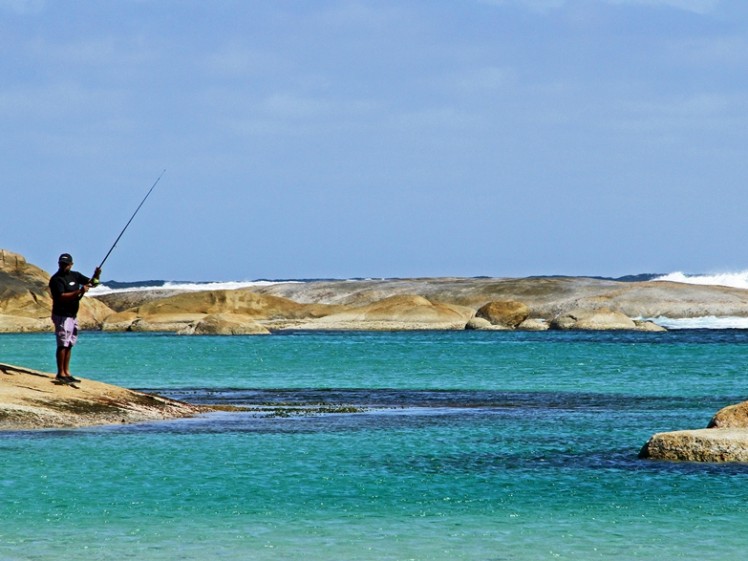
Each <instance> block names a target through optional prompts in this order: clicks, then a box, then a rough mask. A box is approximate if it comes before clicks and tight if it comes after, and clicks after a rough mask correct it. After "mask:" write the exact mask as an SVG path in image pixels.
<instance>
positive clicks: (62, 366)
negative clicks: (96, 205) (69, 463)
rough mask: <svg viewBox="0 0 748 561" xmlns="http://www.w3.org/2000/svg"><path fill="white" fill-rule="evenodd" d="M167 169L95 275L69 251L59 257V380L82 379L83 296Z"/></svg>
mask: <svg viewBox="0 0 748 561" xmlns="http://www.w3.org/2000/svg"><path fill="white" fill-rule="evenodd" d="M165 173H166V170H164V171H162V172H161V175H159V176H158V177H157V178H156V181H154V182H153V185H151V188H150V189H149V190H148V192H147V193H146V195H145V197H143V200H142V201H140V204H139V205H138V208H136V209H135V212H133V213H132V216H131V217H130V220H128V221H127V224H125V227H124V228H122V231H121V232H120V233H119V236H117V239H116V240H114V243H113V244H112V247H110V248H109V251H108V252H107V254H106V255H105V256H104V259H102V261H101V265H99V266H98V267H96V270H95V271H94V274H93V277H92V278H90V279H89V278H88V277H86V276H84V275H82V274H80V273H79V272H77V271H73V258H72V257H71V255H70V254H69V253H63V254H62V255H60V258H59V259H58V265H59V269H58V270H57V272H56V273H55V274H54V275H52V278H51V279H49V289H50V291H51V292H52V323H54V325H55V334H56V335H57V376H56V378H55V379H56V380H57V382H59V383H63V384H73V383H75V382H80V380H78V379H77V378H74V377H73V375H72V374H70V355H71V353H72V352H73V346H74V345H75V343H76V341H77V340H78V319H77V318H78V308H79V306H80V300H81V298H83V295H84V294H85V293H86V292H88V289H89V288H91V287H92V286H96V285H97V284H99V276H100V275H101V268H102V267H103V266H104V262H105V261H106V260H107V259H109V256H110V255H111V254H112V251H114V248H115V247H116V246H117V242H119V240H120V239H121V238H122V236H123V235H124V233H125V230H127V227H128V226H130V223H131V222H132V221H133V218H135V215H136V214H138V211H140V207H142V206H143V204H144V203H145V201H146V199H148V197H149V196H150V195H151V193H152V192H153V190H154V189H155V188H156V185H158V182H159V181H161V178H162V177H163V175H164V174H165Z"/></svg>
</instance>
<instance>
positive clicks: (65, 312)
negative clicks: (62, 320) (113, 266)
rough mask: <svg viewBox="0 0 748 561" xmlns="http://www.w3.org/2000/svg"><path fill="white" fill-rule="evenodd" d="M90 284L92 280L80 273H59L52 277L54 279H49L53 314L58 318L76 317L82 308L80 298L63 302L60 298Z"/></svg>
mask: <svg viewBox="0 0 748 561" xmlns="http://www.w3.org/2000/svg"><path fill="white" fill-rule="evenodd" d="M89 282H91V279H89V278H88V277H86V276H84V275H81V274H80V273H79V272H78V271H69V272H67V273H63V272H60V271H57V272H56V273H55V274H54V275H52V278H51V279H49V290H50V291H51V292H52V313H53V314H54V315H56V316H64V317H69V318H74V317H76V316H77V315H78V307H79V306H80V298H72V299H70V300H63V299H62V298H60V296H62V294H64V293H65V292H75V291H76V290H79V289H80V287H81V286H83V285H84V284H88V283H89Z"/></svg>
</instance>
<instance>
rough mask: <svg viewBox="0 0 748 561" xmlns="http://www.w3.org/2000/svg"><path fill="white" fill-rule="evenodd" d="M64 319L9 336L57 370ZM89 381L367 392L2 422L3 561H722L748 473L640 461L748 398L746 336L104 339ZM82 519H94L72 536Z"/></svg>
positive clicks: (89, 356)
mask: <svg viewBox="0 0 748 561" xmlns="http://www.w3.org/2000/svg"><path fill="white" fill-rule="evenodd" d="M52 347H53V341H52V339H51V335H48V334H47V335H2V336H0V356H1V357H2V358H0V361H2V362H10V363H14V364H21V365H24V366H29V367H33V368H39V369H42V370H50V369H51V363H52V360H53V356H51V354H52V352H53V348H52ZM75 353H76V354H75V355H74V359H73V366H74V372H76V373H78V374H80V375H81V376H84V377H87V376H90V377H94V378H96V379H99V380H102V381H106V382H110V383H115V384H119V385H125V386H128V387H136V388H146V389H152V390H154V391H157V392H159V393H163V394H166V395H171V396H174V397H178V398H183V399H188V400H191V401H198V402H222V403H232V404H237V405H246V404H251V403H258V402H262V403H268V404H279V403H280V404H285V405H289V404H290V405H298V404H309V403H315V404H317V403H327V404H330V403H334V404H340V403H344V404H352V405H355V406H356V407H357V408H360V409H362V412H359V413H332V414H325V415H291V416H289V417H276V416H267V415H258V414H254V413H216V414H212V415H208V416H205V417H200V418H196V419H188V420H182V421H174V422H164V423H157V424H146V425H137V426H117V427H102V428H94V429H84V430H76V431H44V432H36V433H6V434H2V435H0V489H1V490H2V502H1V503H0V517H1V518H2V520H3V521H4V524H3V525H2V526H1V527H0V558H3V559H5V558H7V559H39V560H47V559H50V560H51V559H60V558H71V557H76V558H86V559H122V558H125V559H128V558H133V559H135V558H138V559H154V560H160V559H195V560H197V559H206V558H214V559H261V560H262V559H297V558H301V557H304V558H305V559H308V560H310V561H314V560H317V559H320V560H322V559H367V560H368V559H371V560H374V559H376V560H381V559H393V560H395V559H396V560H401V559H402V560H405V559H423V560H426V559H433V560H442V559H444V560H447V559H466V560H467V559H470V560H479V559H485V560H489V559H511V560H525V559H527V560H530V559H545V558H547V559H574V560H580V559H581V560H585V559H608V558H611V557H613V556H616V557H619V558H626V559H658V560H661V559H675V558H678V559H700V560H703V559H717V558H735V557H736V556H737V555H739V554H740V553H741V552H742V550H743V548H744V547H745V546H746V545H748V538H746V537H745V536H747V535H748V532H747V530H748V516H746V514H748V512H747V511H748V506H746V505H748V501H746V499H747V498H748V491H746V490H745V489H746V485H745V483H746V480H748V467H747V466H743V465H721V466H719V465H715V466H709V465H697V464H673V463H666V462H652V461H643V460H638V459H637V457H636V455H637V453H638V450H639V448H640V447H641V446H642V445H643V444H644V442H645V441H646V440H647V438H648V437H649V436H650V435H651V434H652V433H654V432H658V431H662V430H676V429H680V428H698V427H702V426H704V425H705V424H706V423H707V421H708V420H709V418H710V417H711V415H712V414H713V413H714V412H715V411H716V410H718V409H719V408H721V407H722V406H724V405H727V404H729V403H734V402H737V401H741V400H743V399H745V393H744V391H745V386H746V372H745V368H744V365H745V364H747V362H746V359H747V358H748V334H747V333H745V332H743V331H735V330H730V331H727V330H725V331H717V330H704V331H701V330H698V331H678V332H670V333H665V334H635V333H505V332H498V333H475V332H472V333H471V332H465V333H462V332H438V333H431V332H417V333H299V334H293V335H277V336H269V337H179V336H174V335H158V334H104V333H84V334H83V337H82V339H81V344H80V345H79V347H78V348H77V349H76V351H75ZM71 528H74V531H71Z"/></svg>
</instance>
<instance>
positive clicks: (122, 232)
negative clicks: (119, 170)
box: [98, 170, 166, 269]
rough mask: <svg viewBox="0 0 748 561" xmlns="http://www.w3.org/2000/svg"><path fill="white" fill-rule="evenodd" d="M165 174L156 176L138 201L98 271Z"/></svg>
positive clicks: (163, 172)
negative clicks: (136, 206)
mask: <svg viewBox="0 0 748 561" xmlns="http://www.w3.org/2000/svg"><path fill="white" fill-rule="evenodd" d="M165 173H166V170H164V171H162V172H161V175H159V176H158V177H157V178H156V181H154V182H153V185H151V188H150V189H149V190H148V192H147V193H146V194H145V197H143V200H142V201H140V204H139V205H138V208H136V209H135V212H133V213H132V216H131V217H130V220H128V221H127V224H125V227H124V228H122V231H121V232H120V233H119V236H117V239H116V240H114V243H113V244H112V247H110V248H109V251H108V252H107V254H106V255H105V256H104V259H103V260H102V261H101V265H99V267H98V268H99V269H101V268H102V267H103V266H104V262H105V261H106V260H107V259H108V258H109V255H110V254H111V253H112V251H114V248H115V247H116V246H117V242H118V241H119V240H120V238H121V237H122V234H124V233H125V230H127V227H128V226H129V225H130V222H132V219H133V218H135V215H136V214H138V211H139V210H140V207H142V206H143V203H145V200H146V199H147V198H148V197H149V196H150V194H151V192H153V190H154V189H155V188H156V185H157V184H158V182H159V181H161V178H162V177H163V175H164V174H165Z"/></svg>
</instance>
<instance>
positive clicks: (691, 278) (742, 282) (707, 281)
mask: <svg viewBox="0 0 748 561" xmlns="http://www.w3.org/2000/svg"><path fill="white" fill-rule="evenodd" d="M653 280H655V281H671V282H682V283H685V284H703V285H712V286H729V287H732V288H746V289H748V271H740V272H737V273H717V274H713V275H688V274H685V273H681V272H675V273H670V274H668V275H663V276H661V277H657V278H655V279H653Z"/></svg>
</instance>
